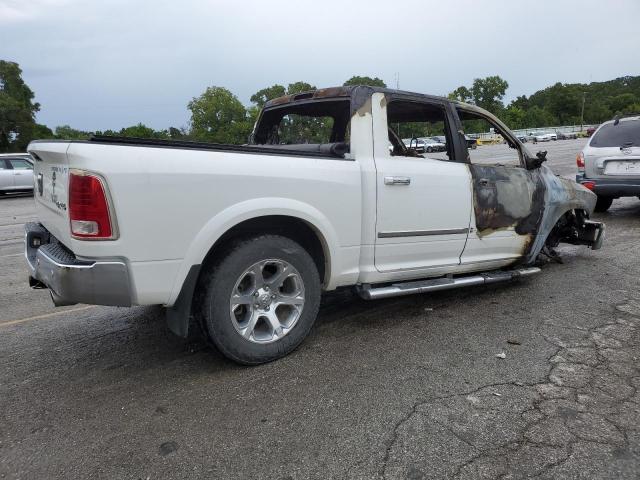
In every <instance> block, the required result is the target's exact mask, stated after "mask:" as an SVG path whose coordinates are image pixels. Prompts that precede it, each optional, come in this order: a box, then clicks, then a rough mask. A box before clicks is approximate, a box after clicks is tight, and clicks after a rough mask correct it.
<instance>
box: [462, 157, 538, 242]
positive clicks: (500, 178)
mask: <svg viewBox="0 0 640 480" xmlns="http://www.w3.org/2000/svg"><path fill="white" fill-rule="evenodd" d="M469 169H470V171H471V178H472V182H473V208H474V214H475V219H476V229H477V232H478V235H479V236H481V237H482V236H485V235H489V234H491V233H493V232H495V231H498V230H504V229H508V228H513V229H514V230H515V232H516V233H517V234H518V235H530V234H533V235H535V234H536V233H537V229H538V226H539V224H540V221H541V219H542V216H543V213H544V198H545V183H544V181H543V179H542V178H541V177H540V174H539V171H537V170H534V171H531V170H525V169H524V168H520V167H513V166H506V165H469Z"/></svg>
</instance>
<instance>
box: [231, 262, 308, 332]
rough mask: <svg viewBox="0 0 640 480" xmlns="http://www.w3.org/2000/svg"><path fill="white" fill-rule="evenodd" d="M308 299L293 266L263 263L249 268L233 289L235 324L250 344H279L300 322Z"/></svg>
mask: <svg viewBox="0 0 640 480" xmlns="http://www.w3.org/2000/svg"><path fill="white" fill-rule="evenodd" d="M304 298H305V297H304V283H303V281H302V276H301V275H300V273H299V272H298V271H297V270H296V269H295V267H294V266H293V265H291V264H290V263H288V262H286V261H284V260H277V259H270V260H261V261H259V262H257V263H254V264H253V265H251V266H250V267H249V268H247V269H246V270H245V271H244V273H242V275H240V277H239V278H238V280H237V281H236V284H235V286H234V287H233V290H232V292H231V298H230V300H229V311H230V314H231V323H233V326H234V327H235V329H236V331H237V332H238V333H239V334H240V335H242V337H244V338H245V339H246V340H249V341H250V342H253V343H262V344H264V343H272V342H275V341H277V340H280V339H281V338H282V337H284V336H285V335H286V334H287V333H289V332H290V331H291V329H292V328H293V327H294V326H295V325H296V323H297V322H298V319H299V318H300V315H301V314H302V309H303V307H304Z"/></svg>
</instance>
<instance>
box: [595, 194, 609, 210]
mask: <svg viewBox="0 0 640 480" xmlns="http://www.w3.org/2000/svg"><path fill="white" fill-rule="evenodd" d="M612 203H613V198H612V197H602V196H600V195H598V200H597V201H596V208H595V209H594V210H595V211H596V212H606V211H607V210H609V207H611V204H612Z"/></svg>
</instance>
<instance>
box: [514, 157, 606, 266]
mask: <svg viewBox="0 0 640 480" xmlns="http://www.w3.org/2000/svg"><path fill="white" fill-rule="evenodd" d="M535 171H539V172H540V176H541V178H542V179H543V180H544V182H545V199H544V212H543V216H542V219H541V222H540V225H539V227H538V235H537V236H536V237H535V239H534V241H533V243H532V244H531V248H530V249H529V252H528V253H527V254H526V257H525V259H524V261H525V262H526V263H529V262H532V261H534V260H535V258H536V256H537V255H538V254H539V253H540V251H541V250H542V248H543V247H544V243H545V241H546V240H547V237H548V235H549V233H551V231H552V230H553V228H554V227H555V225H556V223H558V220H560V218H561V217H562V216H563V215H564V214H565V213H566V212H568V211H570V210H582V211H584V212H585V213H586V215H587V217H588V216H589V215H590V214H591V213H593V209H594V208H595V205H596V196H595V195H594V194H593V192H590V191H589V190H587V189H586V188H584V187H583V186H582V185H578V184H577V183H575V182H574V181H572V180H567V179H566V178H562V177H558V176H556V175H554V174H553V172H552V171H551V169H550V168H549V167H547V166H546V165H542V166H541V167H540V168H538V169H536V170H535Z"/></svg>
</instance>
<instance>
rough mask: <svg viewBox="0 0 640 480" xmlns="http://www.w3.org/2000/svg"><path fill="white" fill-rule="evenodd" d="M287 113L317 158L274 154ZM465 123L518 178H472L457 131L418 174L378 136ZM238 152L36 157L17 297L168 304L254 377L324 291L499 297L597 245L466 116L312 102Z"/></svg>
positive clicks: (193, 148)
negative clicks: (550, 255) (571, 248)
mask: <svg viewBox="0 0 640 480" xmlns="http://www.w3.org/2000/svg"><path fill="white" fill-rule="evenodd" d="M291 114H296V115H298V116H303V117H309V119H316V118H318V117H320V118H325V117H331V118H332V119H333V122H332V123H331V124H332V129H331V131H330V132H327V131H325V130H320V127H317V131H315V130H314V127H312V128H309V129H307V130H309V131H305V132H304V135H309V140H308V141H309V142H310V141H311V140H310V139H317V138H320V136H321V135H324V138H325V139H326V142H325V143H307V139H306V138H300V141H299V143H297V144H286V145H284V144H282V143H281V136H283V135H285V134H286V132H285V130H286V128H290V127H291V128H293V127H292V126H291V124H290V123H287V122H286V118H288V116H289V115H291ZM461 118H464V119H465V120H473V119H477V120H482V121H486V122H489V123H490V124H491V125H492V126H493V127H494V128H495V129H496V130H497V131H499V132H500V134H501V135H502V136H503V137H504V138H505V139H507V141H509V142H510V144H511V145H512V146H513V148H514V149H516V151H517V154H518V157H519V159H520V165H518V166H513V165H501V164H500V163H499V159H498V160H496V162H495V163H494V164H485V163H483V164H473V163H471V161H470V159H469V155H468V151H467V148H468V147H467V143H466V141H465V138H464V137H463V135H462V134H459V133H458V132H457V131H455V130H454V131H452V132H450V133H448V134H447V143H448V145H449V152H451V155H450V156H449V157H448V158H447V159H446V160H445V159H442V160H441V159H435V158H422V157H421V156H420V155H418V154H417V153H416V152H415V151H413V150H410V149H407V147H406V146H405V144H404V143H403V142H402V140H401V139H400V138H399V137H398V136H397V135H396V134H395V131H394V130H393V128H391V126H392V125H396V124H398V123H400V122H408V123H413V122H432V123H435V122H443V123H444V124H448V125H461V124H462V120H461ZM309 125H312V126H313V125H324V123H321V122H309ZM296 132H297V133H299V131H296ZM251 139H252V140H251V143H250V144H249V145H220V144H207V143H197V142H186V141H176V140H155V139H134V138H124V137H108V136H95V137H92V138H91V139H90V140H88V141H34V142H32V143H31V144H30V145H29V148H28V150H29V152H30V153H31V154H32V155H33V157H34V158H35V160H36V161H35V172H34V173H35V175H36V178H37V189H36V192H35V204H36V212H37V213H36V214H37V219H38V221H37V222H34V223H29V224H27V225H26V227H25V229H26V239H25V256H26V259H27V265H28V268H29V271H30V280H29V282H30V284H31V285H32V286H33V287H34V288H44V287H47V288H49V290H50V293H51V296H52V299H53V301H54V303H55V304H56V305H70V304H73V303H76V302H79V303H88V304H98V305H119V306H131V305H153V304H160V305H164V307H166V313H167V322H168V325H169V327H170V329H171V330H172V331H173V332H175V333H177V334H178V335H182V336H186V335H187V334H188V332H189V328H191V326H192V325H194V324H196V323H194V322H197V324H199V325H201V326H202V328H203V330H204V331H205V332H206V335H207V336H208V337H209V339H210V340H211V342H212V343H213V344H214V345H215V346H216V347H217V348H218V349H219V350H220V351H221V352H222V353H223V354H224V355H226V356H227V357H229V358H231V359H233V360H235V361H237V362H240V363H244V364H258V363H263V362H268V361H271V360H274V359H277V358H279V357H281V356H283V355H286V354H288V353H289V352H291V351H292V350H293V349H295V348H296V347H297V346H298V345H299V344H300V343H301V342H302V341H303V339H304V338H305V337H306V336H307V334H308V333H309V331H310V329H311V327H312V325H313V323H314V321H315V318H316V315H317V313H318V308H319V305H320V296H321V294H322V292H323V291H330V290H334V289H336V288H338V287H353V288H355V291H356V292H358V293H359V295H360V296H362V297H363V298H365V299H370V300H372V299H377V298H385V297H393V296H399V295H408V294H414V293H425V292H430V291H435V290H443V289H448V288H457V287H462V286H468V285H480V284H488V283H495V282H502V281H507V280H511V279H514V278H521V277H523V276H527V275H531V274H535V273H537V272H539V271H540V269H539V268H537V267H536V266H535V262H536V258H537V257H538V255H539V254H540V252H542V251H543V250H544V251H545V252H549V251H552V250H553V248H554V247H555V246H556V245H557V244H558V242H568V243H572V244H575V245H578V244H583V245H588V246H590V247H591V248H593V249H597V248H600V246H601V244H602V241H603V238H604V225H603V224H602V223H598V222H593V221H590V220H589V219H588V217H589V215H590V214H591V212H592V210H593V207H594V206H595V203H596V196H595V195H594V194H593V193H592V192H590V191H589V190H587V189H586V188H584V187H582V186H580V185H578V184H576V183H575V182H573V181H571V180H567V179H564V178H560V177H557V176H556V175H554V173H553V172H552V171H551V170H550V169H549V168H548V167H547V166H546V165H545V164H544V160H545V155H544V153H542V152H539V153H538V154H537V155H535V156H534V155H532V154H531V153H530V152H529V151H528V150H527V149H526V148H525V147H524V146H523V145H521V144H520V143H519V142H518V141H517V140H516V138H515V137H514V136H513V134H512V133H511V132H510V131H509V130H508V128H507V127H506V126H505V125H504V124H503V123H502V122H501V121H500V120H499V119H497V118H496V117H495V116H494V115H492V114H491V113H489V112H487V111H485V110H483V109H481V108H479V107H477V106H474V105H467V104H464V103H461V102H456V101H452V100H449V99H447V98H441V97H435V96H429V95H421V94H417V93H409V92H402V91H398V90H391V89H386V88H374V87H364V86H359V87H336V88H331V89H320V90H316V91H315V92H307V93H302V94H297V95H289V96H286V97H282V98H278V99H275V100H271V101H269V102H267V103H266V104H265V106H264V108H263V110H262V111H261V113H260V114H259V116H258V119H257V121H256V124H255V127H254V131H253V133H252V135H251ZM387 141H389V142H391V144H392V146H393V149H392V151H389V149H388V148H387ZM347 142H348V143H347ZM479 272H481V273H479Z"/></svg>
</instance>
